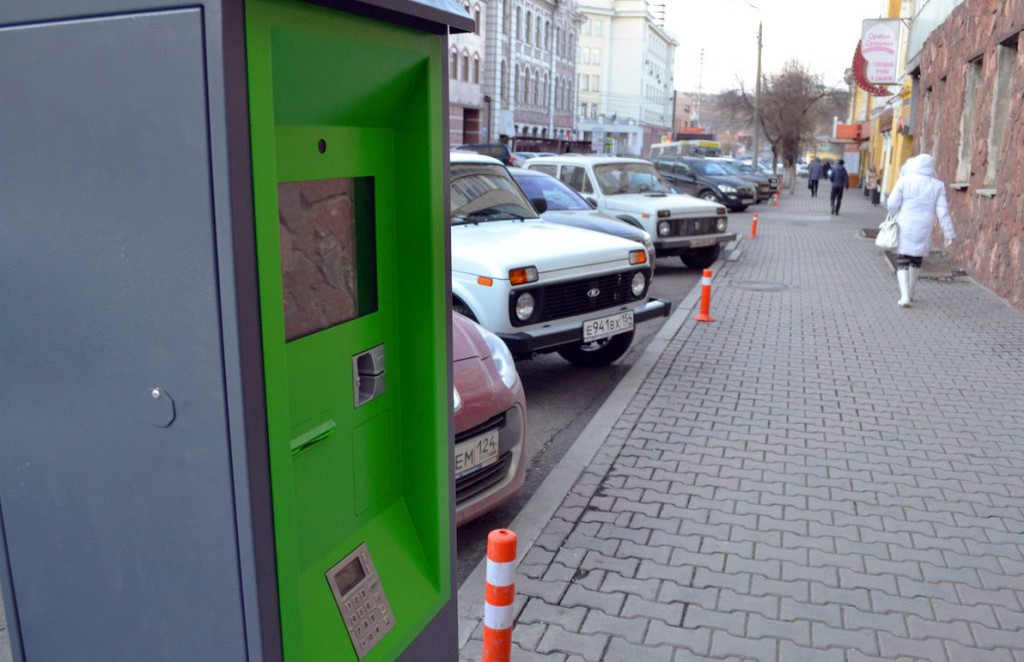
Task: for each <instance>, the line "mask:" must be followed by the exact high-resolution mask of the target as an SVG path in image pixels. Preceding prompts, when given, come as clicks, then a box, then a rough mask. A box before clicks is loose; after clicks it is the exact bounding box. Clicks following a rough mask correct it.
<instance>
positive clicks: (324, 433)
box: [289, 419, 336, 455]
mask: <svg viewBox="0 0 1024 662" xmlns="http://www.w3.org/2000/svg"><path fill="white" fill-rule="evenodd" d="M335 426H336V424H335V422H334V420H333V419H332V420H329V421H327V422H326V423H322V424H320V425H318V426H316V427H315V428H313V429H312V430H308V431H306V432H303V433H302V434H300V435H299V436H297V437H295V438H294V439H292V440H291V443H290V444H289V445H290V446H291V449H292V455H297V454H298V453H301V452H302V451H304V450H305V449H307V448H309V447H310V446H312V445H314V444H317V443H319V442H321V441H323V440H324V439H326V438H328V437H330V436H331V435H332V434H334V428H335Z"/></svg>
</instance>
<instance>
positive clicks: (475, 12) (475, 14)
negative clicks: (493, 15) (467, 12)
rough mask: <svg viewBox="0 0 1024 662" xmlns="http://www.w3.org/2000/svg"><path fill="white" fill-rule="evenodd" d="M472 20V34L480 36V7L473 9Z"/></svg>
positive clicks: (481, 18) (481, 21)
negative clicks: (473, 26) (474, 24)
mask: <svg viewBox="0 0 1024 662" xmlns="http://www.w3.org/2000/svg"><path fill="white" fill-rule="evenodd" d="M473 20H474V21H476V29H475V30H474V32H476V33H477V34H480V33H481V32H482V31H483V12H482V10H481V9H480V5H477V6H476V7H474V8H473Z"/></svg>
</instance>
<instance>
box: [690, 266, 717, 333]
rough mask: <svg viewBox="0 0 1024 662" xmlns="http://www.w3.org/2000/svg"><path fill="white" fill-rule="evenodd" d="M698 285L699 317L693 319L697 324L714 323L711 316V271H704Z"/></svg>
mask: <svg viewBox="0 0 1024 662" xmlns="http://www.w3.org/2000/svg"><path fill="white" fill-rule="evenodd" d="M700 285H701V288H700V315H697V316H696V317H694V318H693V319H695V320H697V321H698V322H714V321H715V318H714V317H712V316H711V269H705V270H704V276H703V277H702V278H701V279H700Z"/></svg>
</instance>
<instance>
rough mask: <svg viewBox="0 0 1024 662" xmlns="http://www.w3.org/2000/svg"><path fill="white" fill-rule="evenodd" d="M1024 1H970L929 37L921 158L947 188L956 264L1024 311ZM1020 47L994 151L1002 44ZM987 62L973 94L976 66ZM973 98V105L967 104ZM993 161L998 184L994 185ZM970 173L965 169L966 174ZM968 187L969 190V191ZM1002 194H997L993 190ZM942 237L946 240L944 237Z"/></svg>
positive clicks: (923, 67)
mask: <svg viewBox="0 0 1024 662" xmlns="http://www.w3.org/2000/svg"><path fill="white" fill-rule="evenodd" d="M1022 30H1024V0H967V2H965V3H963V4H962V5H960V6H959V7H957V9H956V10H954V12H953V13H952V14H951V15H950V17H949V18H948V19H947V20H946V22H945V23H944V24H943V25H942V26H940V27H939V28H938V29H937V30H936V31H935V32H933V33H932V34H931V36H929V38H928V40H927V41H926V42H925V45H924V48H923V50H922V54H921V78H920V91H921V92H920V95H919V101H920V106H919V108H918V122H917V126H916V127H914V134H915V135H914V138H915V141H916V143H917V145H916V150H915V151H916V152H918V153H920V152H927V153H930V154H933V155H934V156H935V158H936V167H937V170H938V175H939V177H940V178H941V179H942V180H943V181H945V182H946V183H947V196H948V197H949V205H950V213H951V214H952V216H953V223H954V225H955V227H956V232H957V235H958V237H959V241H958V242H957V243H956V244H954V246H953V249H952V255H953V257H954V258H955V259H956V260H957V261H958V262H959V263H960V264H961V265H962V266H963V267H964V268H965V269H966V270H967V271H968V273H969V274H970V275H971V276H972V277H974V278H975V279H976V280H977V281H979V282H980V283H982V284H983V285H985V286H986V287H988V288H990V289H991V290H993V291H994V292H995V293H996V294H998V295H999V296H1001V297H1004V298H1005V299H1007V300H1009V301H1010V302H1011V303H1012V304H1013V305H1014V306H1015V307H1017V308H1018V309H1021V310H1024V254H1022V253H1024V250H1022V249H1024V57H1022V56H1024V36H1022ZM1007 40H1012V41H1010V42H1009V43H1015V44H1016V48H1017V53H1016V63H1015V65H1014V66H1013V78H1012V82H1011V83H1010V90H1009V92H1010V95H1009V98H1010V102H1009V107H1008V109H1007V112H1008V116H1007V118H1006V124H1005V134H1004V138H1003V140H1002V144H1001V145H993V149H991V150H990V148H989V136H990V131H991V129H992V126H993V103H994V101H995V98H996V95H997V75H996V72H997V69H998V59H999V58H998V52H999V46H1000V44H1003V43H1007ZM979 57H981V58H983V63H982V66H981V68H980V69H978V70H977V71H978V73H979V74H980V75H979V76H977V78H976V81H977V82H976V85H975V87H974V89H973V94H969V90H970V87H971V85H970V83H969V78H970V74H969V71H970V68H971V66H972V65H971V62H972V61H977V59H978V58H979ZM967 97H969V98H967ZM967 104H973V111H974V122H973V131H972V132H971V134H972V136H973V138H972V143H971V149H970V150H969V152H970V172H969V174H967V172H966V171H963V172H961V173H960V174H959V175H958V167H959V165H960V163H961V155H960V151H961V149H960V145H961V141H962V140H963V138H962V137H961V126H962V118H963V117H964V114H965V108H966V109H970V107H971V106H969V105H967ZM990 159H998V168H999V170H998V177H997V180H996V182H995V185H994V186H993V184H992V182H988V183H986V181H985V179H986V173H987V171H988V167H989V160H990ZM961 170H963V169H961ZM964 184H966V187H964V186H963V185H964ZM993 189H994V191H993ZM936 237H941V235H940V234H939V233H936Z"/></svg>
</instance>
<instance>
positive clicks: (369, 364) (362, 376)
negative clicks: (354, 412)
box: [352, 345, 387, 407]
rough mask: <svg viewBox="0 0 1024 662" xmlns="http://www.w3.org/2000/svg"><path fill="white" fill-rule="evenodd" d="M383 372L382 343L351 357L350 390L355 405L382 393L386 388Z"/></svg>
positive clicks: (360, 404)
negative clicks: (351, 382) (353, 396)
mask: <svg viewBox="0 0 1024 662" xmlns="http://www.w3.org/2000/svg"><path fill="white" fill-rule="evenodd" d="M384 372H385V371H384V345H377V346H376V347H374V348H372V349H369V350H367V351H365V352H363V353H361V354H356V355H355V356H353V357H352V381H353V384H352V392H353V393H354V394H355V406H356V407H360V406H362V405H365V404H366V403H367V402H369V401H370V400H373V399H374V398H376V397H377V396H379V395H383V394H384V391H385V390H387V383H386V382H385V379H384Z"/></svg>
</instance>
